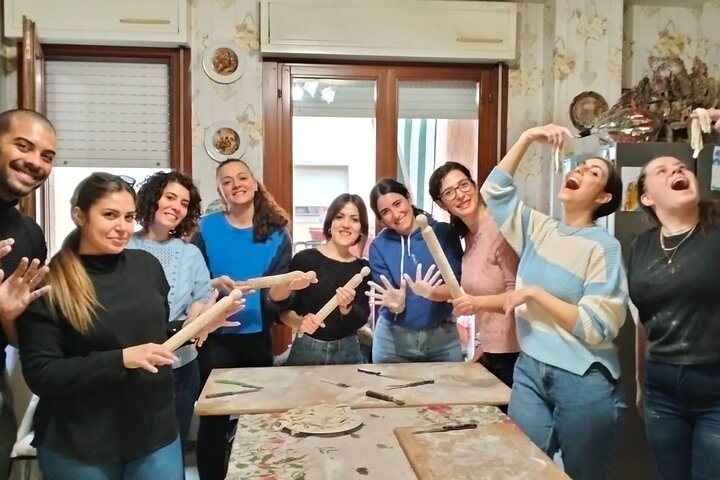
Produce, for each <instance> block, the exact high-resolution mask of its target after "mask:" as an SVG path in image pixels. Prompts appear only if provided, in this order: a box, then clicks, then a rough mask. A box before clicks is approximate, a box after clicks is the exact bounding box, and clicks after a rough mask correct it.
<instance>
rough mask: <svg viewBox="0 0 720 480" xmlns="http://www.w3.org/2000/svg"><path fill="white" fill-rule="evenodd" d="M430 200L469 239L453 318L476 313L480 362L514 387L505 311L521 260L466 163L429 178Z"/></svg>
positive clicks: (513, 350)
mask: <svg viewBox="0 0 720 480" xmlns="http://www.w3.org/2000/svg"><path fill="white" fill-rule="evenodd" d="M430 196H431V197H432V198H433V200H434V201H435V202H436V203H437V204H438V205H439V206H440V208H442V209H443V210H445V211H447V212H448V213H450V218H451V220H450V223H451V224H452V225H453V226H454V227H455V229H456V230H457V231H458V233H459V234H460V235H462V236H463V237H464V238H465V253H464V254H463V259H462V279H461V284H462V288H463V291H464V292H465V294H464V295H462V296H461V297H459V298H456V299H454V300H452V304H453V313H454V314H455V315H475V325H476V330H477V331H478V332H479V333H480V339H481V340H480V341H481V350H480V352H479V355H478V354H477V353H476V358H477V357H478V356H479V361H480V363H482V364H483V365H484V366H485V367H486V368H487V369H488V370H489V371H490V372H491V373H492V374H493V375H495V376H496V377H498V378H499V379H500V380H502V381H503V382H504V383H505V384H507V385H508V386H512V381H513V370H514V368H515V360H517V357H518V354H519V352H520V346H519V345H518V341H517V335H516V334H515V318H514V316H513V314H512V313H510V314H507V315H506V314H505V313H504V304H505V293H506V292H508V291H512V290H514V289H515V275H516V274H517V266H518V256H517V255H516V254H515V252H514V251H513V249H512V248H511V247H510V245H508V243H507V242H506V241H505V239H504V238H503V236H502V234H501V233H500V230H499V229H498V227H497V226H496V225H495V222H494V220H493V219H492V217H491V216H490V213H489V212H488V211H487V209H486V208H485V204H484V203H483V201H482V199H481V198H480V194H479V192H478V188H477V185H476V184H475V182H474V181H473V179H472V177H471V175H470V171H469V170H468V168H467V167H466V166H465V165H462V164H460V163H457V162H447V163H446V164H445V165H443V166H441V167H439V168H438V169H436V170H435V171H434V172H433V174H432V176H431V177H430Z"/></svg>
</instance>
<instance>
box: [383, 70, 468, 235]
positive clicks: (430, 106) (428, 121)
mask: <svg viewBox="0 0 720 480" xmlns="http://www.w3.org/2000/svg"><path fill="white" fill-rule="evenodd" d="M478 94H479V84H478V83H477V82H476V81H401V82H400V84H399V88H398V110H399V115H398V171H397V178H398V180H399V181H401V182H402V183H404V184H405V185H406V186H407V187H408V189H409V190H410V191H411V192H412V194H413V198H414V200H415V204H416V205H417V206H418V207H420V208H422V209H423V210H426V211H428V212H430V213H432V214H433V216H435V218H437V219H438V220H445V221H446V220H447V219H448V216H447V214H446V213H445V212H444V211H443V210H442V209H440V208H439V207H438V206H437V205H435V203H434V202H433V201H432V199H431V198H430V195H429V193H428V179H429V178H430V175H431V174H432V172H433V171H434V170H435V169H436V168H437V167H439V166H440V165H442V164H444V163H445V162H448V161H454V162H458V163H462V164H464V165H466V166H467V167H468V168H469V169H470V172H471V173H472V175H473V178H476V177H477V173H476V172H475V168H476V164H477V143H478V137H477V132H478Z"/></svg>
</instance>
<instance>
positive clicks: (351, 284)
mask: <svg viewBox="0 0 720 480" xmlns="http://www.w3.org/2000/svg"><path fill="white" fill-rule="evenodd" d="M368 275H370V267H363V268H362V270H360V273H356V274H355V275H353V276H352V278H351V279H350V280H348V282H347V283H346V284H345V288H349V289H350V290H355V289H356V288H357V287H358V286H360V284H361V283H362V281H363V278H365V277H367V276H368ZM337 307H338V298H337V295H333V297H332V298H331V299H330V300H328V302H327V303H326V304H325V305H324V306H323V307H322V308H321V309H320V310H319V311H318V312H317V313H316V314H315V316H316V317H317V318H318V319H319V320H320V321H323V320H325V319H326V318H327V316H328V315H330V314H331V313H332V311H333V310H335V309H336V308H337Z"/></svg>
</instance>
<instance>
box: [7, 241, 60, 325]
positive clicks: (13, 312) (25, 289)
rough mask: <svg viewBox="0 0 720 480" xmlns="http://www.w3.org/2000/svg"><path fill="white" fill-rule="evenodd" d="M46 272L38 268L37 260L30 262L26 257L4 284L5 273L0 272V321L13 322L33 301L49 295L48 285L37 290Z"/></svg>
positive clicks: (38, 261)
mask: <svg viewBox="0 0 720 480" xmlns="http://www.w3.org/2000/svg"><path fill="white" fill-rule="evenodd" d="M5 246H7V244H6V245H5ZM48 271H49V269H48V267H47V266H46V265H43V266H40V260H38V259H37V258H36V259H34V260H33V261H32V262H31V261H29V260H28V259H27V258H26V257H23V258H22V259H21V260H20V263H19V264H18V266H17V268H16V269H15V271H14V272H13V273H12V275H10V276H9V277H7V279H6V280H5V281H4V282H3V278H4V276H5V273H4V272H3V271H2V270H0V282H2V283H0V319H2V320H3V321H6V322H9V321H13V320H15V319H16V318H17V317H18V316H19V315H20V314H21V313H22V312H23V311H25V309H26V308H27V306H28V305H30V303H31V302H32V301H33V300H35V299H37V298H40V297H42V296H43V295H46V294H47V293H49V292H50V286H49V285H45V286H43V287H40V288H37V286H38V285H39V284H40V282H41V281H42V280H43V279H44V278H45V276H46V275H47V274H48Z"/></svg>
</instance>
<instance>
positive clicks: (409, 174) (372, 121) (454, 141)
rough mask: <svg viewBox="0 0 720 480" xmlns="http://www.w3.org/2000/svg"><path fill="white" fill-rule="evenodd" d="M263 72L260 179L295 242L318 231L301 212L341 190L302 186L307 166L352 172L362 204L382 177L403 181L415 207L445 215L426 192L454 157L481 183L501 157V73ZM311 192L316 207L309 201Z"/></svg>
mask: <svg viewBox="0 0 720 480" xmlns="http://www.w3.org/2000/svg"><path fill="white" fill-rule="evenodd" d="M263 68H264V70H263V77H264V79H266V86H265V90H264V91H265V100H264V118H265V155H264V157H265V166H264V171H265V172H266V173H265V175H264V181H265V184H266V186H267V188H268V189H269V190H270V191H271V192H272V193H273V195H274V196H275V197H276V199H277V200H278V202H279V203H280V205H282V206H283V207H284V208H285V209H287V211H288V212H294V213H296V216H295V218H294V221H293V236H294V238H296V239H299V240H303V241H304V239H305V238H307V237H308V236H309V235H311V233H313V232H312V231H311V230H310V226H309V225H308V222H307V218H306V215H301V214H300V212H304V211H307V208H309V207H312V208H313V209H314V210H313V211H317V209H319V208H321V207H327V206H328V205H329V203H330V202H331V201H332V199H333V198H334V197H335V196H336V195H337V193H341V192H336V190H337V189H338V188H339V183H338V182H336V181H335V180H333V179H331V178H328V177H327V176H322V175H316V174H313V178H312V183H310V182H309V181H307V182H306V181H305V180H304V178H303V177H302V173H299V172H303V171H304V169H306V168H308V164H312V166H313V168H316V169H318V168H326V169H330V170H332V169H336V168H338V167H341V166H342V167H343V168H346V169H347V187H346V190H345V191H348V192H350V193H357V194H359V195H360V196H362V197H363V198H365V200H366V202H367V200H368V196H369V193H370V189H371V188H372V186H373V185H374V184H375V182H376V181H377V180H379V179H381V178H387V177H391V178H397V179H398V180H399V181H401V182H403V183H404V184H405V185H406V186H407V187H408V189H409V190H410V191H411V192H412V193H413V196H414V200H415V203H416V205H418V206H419V207H421V208H425V209H427V210H428V211H431V213H433V214H437V215H438V216H440V217H441V218H442V217H443V215H442V213H441V212H439V211H438V209H434V208H433V202H432V201H431V200H430V198H429V196H428V194H427V181H428V178H429V176H430V173H432V171H433V170H434V169H435V168H436V167H437V166H439V165H441V164H442V163H444V162H446V161H449V160H454V161H458V162H461V163H464V164H466V165H467V166H468V167H469V168H470V170H471V171H472V172H473V173H474V175H475V176H476V178H477V179H478V180H479V181H482V179H484V178H485V176H486V175H487V174H488V173H489V171H490V170H491V169H492V166H493V165H494V164H495V163H496V162H497V159H498V157H499V155H501V154H502V153H504V152H503V149H504V142H505V139H504V135H503V134H501V132H504V130H505V128H504V126H505V123H504V122H505V117H506V115H505V104H506V97H505V95H504V94H503V91H504V90H505V88H504V87H502V86H503V85H504V83H505V81H504V78H505V72H506V68H505V67H504V66H500V65H483V66H391V65H314V64H296V63H275V62H265V63H264V66H263ZM269 172H272V175H270V174H269ZM308 185H309V187H308ZM308 188H311V189H312V190H313V195H314V200H313V201H314V203H315V205H305V204H304V203H307V201H306V200H305V199H304V198H305V197H306V195H307V192H306V190H307V189H308ZM368 207H369V205H368ZM371 216H372V215H371ZM370 220H371V222H373V221H374V218H371V219H370ZM314 221H315V222H320V223H322V219H320V218H316V219H315V220H314ZM371 230H372V226H371Z"/></svg>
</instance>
